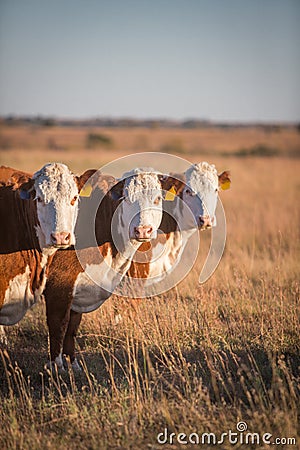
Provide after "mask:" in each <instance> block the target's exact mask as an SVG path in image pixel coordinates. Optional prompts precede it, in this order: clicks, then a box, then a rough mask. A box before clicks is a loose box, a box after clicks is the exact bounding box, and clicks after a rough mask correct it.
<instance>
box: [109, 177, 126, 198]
mask: <svg viewBox="0 0 300 450" xmlns="http://www.w3.org/2000/svg"><path fill="white" fill-rule="evenodd" d="M124 183H125V180H121V181H119V182H118V183H116V184H115V185H114V186H113V187H112V188H111V189H110V191H109V194H110V196H111V198H112V199H113V200H115V201H117V200H120V199H121V198H122V197H123V195H124V194H123V192H124Z"/></svg>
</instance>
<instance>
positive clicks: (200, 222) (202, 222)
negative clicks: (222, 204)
mask: <svg viewBox="0 0 300 450" xmlns="http://www.w3.org/2000/svg"><path fill="white" fill-rule="evenodd" d="M204 222H205V220H204V218H203V217H202V216H200V217H199V225H200V227H202V226H203V225H204Z"/></svg>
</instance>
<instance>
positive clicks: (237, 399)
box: [0, 128, 300, 450]
mask: <svg viewBox="0 0 300 450" xmlns="http://www.w3.org/2000/svg"><path fill="white" fill-rule="evenodd" d="M6 131H7V130H6ZM55 131H57V130H55V129H49V133H50V132H51V133H54V132H55ZM175 131H176V133H179V134H178V136H177V138H180V139H181V140H182V142H187V141H186V139H187V136H189V139H191V141H190V142H191V145H192V142H196V141H197V139H198V138H197V136H198V135H197V133H201V132H202V130H196V131H193V130H191V131H189V130H187V131H184V132H180V131H178V130H175ZM175 131H174V133H175ZM18 132H19V130H17V133H16V135H18ZM47 132H48V130H47ZM57 132H58V131H57ZM65 132H66V133H68V136H67V134H66V141H65V142H67V138H68V139H69V141H68V142H69V144H68V145H69V146H70V148H69V149H68V150H65V151H55V152H53V151H50V150H46V151H45V152H38V149H37V148H38V145H37V144H36V149H35V150H32V154H30V156H28V151H24V149H25V147H21V144H20V147H19V149H18V148H15V147H12V148H11V149H8V150H5V151H3V152H2V155H1V163H7V164H10V165H12V166H14V167H18V168H20V169H27V170H35V169H37V168H38V167H39V166H41V164H42V163H43V162H45V161H47V160H48V158H49V159H51V160H63V161H65V162H69V165H70V167H71V168H72V169H73V170H75V171H76V170H78V171H83V169H85V168H87V167H94V166H97V165H99V164H101V163H103V162H104V161H108V159H110V160H111V159H113V158H114V157H115V156H116V155H119V156H121V155H122V154H123V155H124V154H126V153H130V147H131V145H132V142H135V139H136V136H137V135H138V133H140V134H141V135H142V134H144V135H145V136H146V135H147V133H149V136H148V135H147V138H148V145H149V147H148V148H147V149H146V150H153V149H156V147H155V146H157V149H160V148H161V146H162V145H164V139H165V136H166V139H169V140H170V139H173V138H174V136H173V135H172V136H171V135H170V134H172V133H173V131H172V130H171V131H170V130H111V133H113V134H114V133H115V134H114V135H113V139H114V142H115V143H116V144H115V150H113V152H111V150H110V151H109V153H107V152H105V150H104V149H102V150H101V149H99V150H93V151H82V152H81V151H80V149H79V147H80V145H81V144H80V143H79V142H80V139H81V138H80V136H81V134H80V133H82V130H74V134H72V133H71V130H65ZM146 132H147V133H146ZM152 132H153V133H154V134H155V133H157V135H159V138H158V137H156V138H155V139H157V141H155V140H154V138H153V140H152V137H151V138H150V135H151V133H152ZM244 132H245V134H244V135H243V133H242V130H238V131H236V132H234V131H232V132H231V131H224V130H223V131H222V132H221V131H218V130H208V131H207V133H211V134H210V139H212V141H210V140H209V139H208V138H207V141H205V147H207V148H208V145H209V144H208V143H209V142H213V144H211V146H212V147H213V148H214V149H216V150H220V151H221V150H222V151H223V150H224V151H228V152H231V151H233V149H238V148H241V146H246V144H248V145H247V146H248V147H251V146H254V145H256V144H257V143H262V135H261V131H260V130H259V131H257V134H256V135H255V132H254V131H253V130H244ZM286 132H287V134H286V135H285V137H284V138H283V135H284V133H285V131H284V130H282V131H280V132H279V133H277V134H276V135H275V134H274V136H273V137H272V136H269V137H268V139H269V138H270V142H271V141H272V139H278V141H276V144H275V141H274V142H273V141H272V145H276V147H280V146H282V147H280V148H282V151H286V152H287V153H288V152H289V149H291V146H295V147H296V146H297V145H298V144H297V142H298V141H297V139H299V138H297V136H296V135H295V136H290V134H289V133H290V131H289V130H287V131H286ZM9 133H11V136H13V128H12V129H11V130H9ZM20 133H21V131H20ZM24 133H25V134H26V133H29V132H28V131H26V130H24ZM37 133H39V131H37ZM76 133H78V134H76ZM105 133H107V134H109V130H106V131H105ZM131 133H132V135H131ZM168 133H169V134H168ZM189 133H190V134H189ZM193 133H194V134H193ZM203 133H204V131H203ZM222 133H223V134H222ZM226 133H228V138H227V139H223V137H224V134H226ZM251 133H253V136H252V138H251ZM274 133H275V132H274ZM25 134H24V135H25ZM122 136H123V137H124V151H123V152H121V148H122V147H121V144H120V143H119V141H118V139H120V142H121V140H122ZM151 136H152V135H151ZM280 136H281V137H280ZM289 136H290V137H289ZM15 138H16V139H17V137H15ZM77 138H78V139H77ZM296 138H297V139H296ZM12 139H13V137H12ZM24 139H25V138H24ZM38 139H41V136H40V135H39V134H38V136H37V143H38V142H42V141H39V140H38ZM251 139H252V140H251ZM266 139H267V138H266ZM24 142H25V141H24ZM26 142H27V141H26ZM155 142H156V144H154V143H155ZM268 142H269V140H268ZM65 145H67V144H65ZM77 145H78V149H77V150H76V149H75V147H76V146H77ZM269 145H271V144H269ZM186 146H187V144H186ZM295 147H293V148H295ZM25 150H26V149H25ZM134 150H135V148H134ZM139 150H142V149H139ZM50 156H51V158H50ZM184 156H186V157H187V158H190V159H191V160H201V159H203V155H202V154H201V152H200V153H199V154H197V153H196V152H192V153H191V154H189V153H187V154H186V155H184ZM205 159H208V160H209V161H211V162H214V163H215V164H216V165H217V167H218V168H219V169H220V170H223V169H227V168H229V169H231V171H232V178H233V183H232V189H231V190H230V191H227V192H224V193H223V194H222V201H223V204H224V207H225V211H226V217H227V222H228V241H227V247H226V252H225V255H224V257H223V259H222V261H221V264H220V267H219V268H218V269H217V271H216V273H215V274H214V276H213V277H212V278H211V279H210V280H209V281H208V282H207V283H206V284H205V285H203V286H199V285H198V282H197V279H198V274H199V268H200V266H201V264H202V263H203V259H204V257H205V253H206V250H207V248H208V245H209V235H208V233H207V234H206V235H205V234H204V233H202V234H201V239H202V243H201V245H202V246H201V255H200V256H199V260H198V261H197V264H196V267H195V268H194V269H193V271H192V272H191V273H190V274H189V276H188V277H187V278H186V279H185V280H184V281H183V282H182V283H181V284H180V285H179V286H178V289H177V291H176V290H173V291H171V292H169V293H167V294H165V295H162V296H160V297H159V298H155V299H152V300H149V301H144V302H143V303H142V304H141V306H140V308H139V309H138V312H137V315H136V317H135V318H134V320H132V319H131V317H130V314H128V315H124V320H123V322H121V323H120V324H119V325H118V326H116V325H115V324H114V321H113V311H114V307H115V305H116V304H118V303H120V302H121V300H120V299H117V298H116V297H112V298H111V299H110V300H109V301H107V302H106V304H105V305H104V306H103V307H102V308H100V309H99V310H98V311H96V312H94V313H92V314H88V315H86V316H85V317H84V320H83V323H82V327H81V332H80V335H79V337H78V342H77V346H78V350H79V353H80V358H81V360H82V362H83V364H84V371H83V373H82V374H73V373H72V371H70V372H69V373H66V374H62V375H59V374H50V373H48V372H47V371H45V370H43V366H44V363H45V362H46V355H47V330H46V324H45V311H44V305H39V306H37V307H36V308H34V309H33V310H32V311H30V312H29V313H28V314H27V316H26V317H25V318H24V320H22V321H21V322H20V323H19V324H18V325H17V326H15V327H11V328H9V329H8V338H9V345H8V348H7V350H5V351H4V353H2V361H1V363H0V385H1V388H0V396H1V411H0V417H1V423H2V430H1V435H0V446H1V448H5V449H23V448H24V449H27V448H31V449H32V450H38V449H52V448H53V449H54V448H55V449H65V448H71V449H73V448H74V449H75V448H77V449H86V448H89V449H102V448H120V449H126V448H133V449H146V448H153V449H154V448H180V447H181V446H180V444H178V443H174V444H173V445H170V444H169V445H165V446H161V445H159V444H158V443H157V440H156V437H157V434H158V433H160V432H162V431H163V430H164V428H166V427H167V428H168V430H169V433H171V432H175V433H177V434H178V433H180V432H183V433H186V434H190V433H192V432H197V433H199V434H201V433H203V432H214V433H216V434H217V435H218V436H220V435H221V433H222V432H227V431H228V430H229V429H231V430H233V431H235V430H236V424H237V422H238V421H241V420H244V421H246V422H247V424H248V431H249V432H256V433H260V435H261V436H262V435H263V434H264V433H271V434H272V435H273V438H272V439H273V440H274V439H275V438H277V437H283V438H284V437H286V438H287V437H295V438H296V439H297V440H298V445H299V442H300V432H299V428H298V417H299V413H300V411H299V403H300V402H299V380H300V372H299V366H300V339H299V336H300V321H299V318H300V301H299V282H298V274H299V234H298V230H299V201H298V199H299V189H300V184H299V175H298V174H299V170H300V167H299V166H300V163H299V160H298V159H289V158H286V157H276V158H234V157H225V156H222V155H220V154H218V152H217V151H216V153H215V154H214V155H213V156H212V157H211V158H209V157H206V158H205ZM244 435H245V433H244ZM175 442H176V441H175ZM185 447H186V448H194V447H197V446H194V445H190V446H188V445H186V446H185ZM257 447H258V446H256V445H251V444H248V445H244V444H241V443H239V444H237V445H236V446H235V448H247V449H248V448H253V449H254V448H257ZM268 447H269V446H267V445H264V444H262V445H260V446H259V448H268ZM202 448H210V446H209V445H208V444H205V445H203V446H202ZM217 448H222V449H224V450H226V449H230V448H232V445H231V444H230V443H229V442H228V441H226V440H225V442H224V443H223V444H222V445H220V446H217ZM278 448H283V446H280V445H279V446H278ZM284 448H297V445H294V446H288V445H285V446H284Z"/></svg>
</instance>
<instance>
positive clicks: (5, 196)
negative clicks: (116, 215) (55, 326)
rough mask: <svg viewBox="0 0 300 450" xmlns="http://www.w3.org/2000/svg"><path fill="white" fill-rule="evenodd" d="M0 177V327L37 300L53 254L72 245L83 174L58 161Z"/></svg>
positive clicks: (8, 171) (19, 316)
mask: <svg viewBox="0 0 300 450" xmlns="http://www.w3.org/2000/svg"><path fill="white" fill-rule="evenodd" d="M0 175H1V178H2V179H1V180H0V236H1V240H0V273H1V276H0V325H13V324H15V323H17V322H18V321H19V320H21V319H22V317H23V316H24V315H25V313H26V311H27V310H28V309H29V308H30V307H31V306H32V305H33V304H35V303H36V302H37V301H38V300H39V299H40V298H41V296H42V292H43V290H44V287H45V283H46V277H47V271H48V268H49V264H50V262H51V259H52V257H53V255H54V253H55V252H56V250H57V249H59V248H67V247H68V246H70V245H72V244H74V243H75V235H74V227H75V223H76V218H77V212H78V193H79V190H80V189H81V187H82V185H83V184H84V182H85V175H83V176H82V177H81V178H78V177H75V176H74V175H73V174H72V173H71V172H70V170H69V169H68V167H67V166H66V165H64V164H60V163H49V164H46V165H45V166H44V167H43V168H42V169H41V170H39V171H37V172H36V173H35V174H34V175H33V176H30V175H29V174H27V173H25V172H18V171H16V170H14V169H12V168H9V167H7V168H5V167H3V166H2V167H1V173H0Z"/></svg>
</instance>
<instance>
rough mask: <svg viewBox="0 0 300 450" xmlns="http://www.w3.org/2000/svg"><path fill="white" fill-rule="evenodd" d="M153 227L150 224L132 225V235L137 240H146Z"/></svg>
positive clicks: (150, 234) (149, 237)
mask: <svg viewBox="0 0 300 450" xmlns="http://www.w3.org/2000/svg"><path fill="white" fill-rule="evenodd" d="M152 232H153V228H152V227H151V225H142V226H139V227H134V237H135V239H136V240H137V241H139V242H148V241H150V239H151V238H152Z"/></svg>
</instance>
